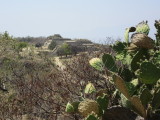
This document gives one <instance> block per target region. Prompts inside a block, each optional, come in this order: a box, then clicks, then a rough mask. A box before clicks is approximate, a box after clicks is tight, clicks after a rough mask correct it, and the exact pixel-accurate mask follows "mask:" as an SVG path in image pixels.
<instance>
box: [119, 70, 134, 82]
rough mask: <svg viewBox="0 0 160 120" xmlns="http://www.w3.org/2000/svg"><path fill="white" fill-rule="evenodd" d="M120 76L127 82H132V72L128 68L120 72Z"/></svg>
mask: <svg viewBox="0 0 160 120" xmlns="http://www.w3.org/2000/svg"><path fill="white" fill-rule="evenodd" d="M119 74H120V76H121V77H122V79H123V80H124V81H126V82H130V81H131V80H132V72H131V71H130V70H129V69H128V68H122V69H121V71H119Z"/></svg>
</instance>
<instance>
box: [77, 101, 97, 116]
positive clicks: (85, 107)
mask: <svg viewBox="0 0 160 120" xmlns="http://www.w3.org/2000/svg"><path fill="white" fill-rule="evenodd" d="M78 111H79V113H80V114H81V115H82V116H84V117H87V116H88V115H89V114H91V113H92V112H93V113H95V114H97V115H98V114H99V105H98V103H97V102H96V101H94V100H89V99H86V100H84V101H82V102H80V104H79V105H78Z"/></svg>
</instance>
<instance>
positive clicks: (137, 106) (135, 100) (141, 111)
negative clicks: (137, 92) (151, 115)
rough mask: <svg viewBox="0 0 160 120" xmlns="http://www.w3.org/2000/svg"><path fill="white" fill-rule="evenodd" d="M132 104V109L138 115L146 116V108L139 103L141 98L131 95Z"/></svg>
mask: <svg viewBox="0 0 160 120" xmlns="http://www.w3.org/2000/svg"><path fill="white" fill-rule="evenodd" d="M130 101H131V104H132V106H133V107H134V108H133V109H134V110H135V112H136V113H138V114H139V115H140V116H142V117H144V118H146V117H147V115H146V110H145V108H144V106H143V105H142V103H141V100H140V98H139V97H138V96H133V97H131V99H130Z"/></svg>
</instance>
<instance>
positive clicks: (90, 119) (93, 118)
mask: <svg viewBox="0 0 160 120" xmlns="http://www.w3.org/2000/svg"><path fill="white" fill-rule="evenodd" d="M85 120H99V119H98V117H97V115H96V114H94V113H91V114H90V115H88V116H87V117H86V118H85Z"/></svg>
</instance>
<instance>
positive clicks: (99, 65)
mask: <svg viewBox="0 0 160 120" xmlns="http://www.w3.org/2000/svg"><path fill="white" fill-rule="evenodd" d="M89 64H90V65H91V66H92V67H93V68H95V69H96V70H99V71H102V69H103V63H102V60H101V59H100V58H92V59H91V60H90V61H89Z"/></svg>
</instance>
